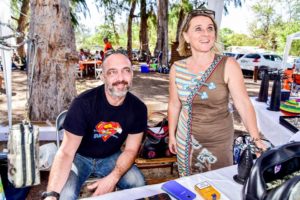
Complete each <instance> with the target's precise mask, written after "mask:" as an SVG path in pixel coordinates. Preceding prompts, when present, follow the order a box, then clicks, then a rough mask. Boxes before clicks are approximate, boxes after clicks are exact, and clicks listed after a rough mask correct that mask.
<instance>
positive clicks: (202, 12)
mask: <svg viewBox="0 0 300 200" xmlns="http://www.w3.org/2000/svg"><path fill="white" fill-rule="evenodd" d="M198 15H208V16H210V17H212V18H213V19H215V11H213V10H208V9H196V10H192V11H191V12H189V15H188V18H190V17H195V16H198Z"/></svg>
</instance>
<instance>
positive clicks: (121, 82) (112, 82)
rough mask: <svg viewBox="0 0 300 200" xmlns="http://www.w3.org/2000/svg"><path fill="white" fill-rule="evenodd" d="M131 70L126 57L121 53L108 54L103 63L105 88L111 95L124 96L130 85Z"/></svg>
mask: <svg viewBox="0 0 300 200" xmlns="http://www.w3.org/2000/svg"><path fill="white" fill-rule="evenodd" d="M132 77H133V72H132V68H131V63H130V61H129V60H128V58H127V57H126V56H124V55H122V54H113V55H110V56H109V57H108V58H107V59H106V60H105V61H104V63H103V81H104V84H105V90H106V92H107V93H108V95H110V96H112V97H124V96H125V95H126V94H127V92H128V91H129V89H130V87H131V85H132Z"/></svg>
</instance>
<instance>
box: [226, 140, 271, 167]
mask: <svg viewBox="0 0 300 200" xmlns="http://www.w3.org/2000/svg"><path fill="white" fill-rule="evenodd" d="M261 140H262V141H263V142H264V143H265V145H266V146H267V148H268V149H270V148H271V147H274V145H273V144H272V143H271V142H270V141H269V140H267V139H261ZM247 146H250V149H251V153H252V156H253V159H256V154H255V153H256V152H258V151H260V150H259V149H258V148H257V147H256V146H255V144H254V143H253V141H252V140H251V136H250V135H240V136H238V137H237V138H235V139H234V141H233V148H232V151H233V153H232V154H233V164H238V163H239V161H240V158H241V154H242V152H243V151H244V150H245V149H246V148H247Z"/></svg>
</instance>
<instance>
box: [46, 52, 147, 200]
mask: <svg viewBox="0 0 300 200" xmlns="http://www.w3.org/2000/svg"><path fill="white" fill-rule="evenodd" d="M132 78H133V71H132V66H131V63H130V60H129V59H128V57H127V56H125V55H123V54H121V53H118V52H112V51H111V52H110V54H107V55H106V58H105V59H104V61H103V73H102V80H103V82H104V85H101V86H99V87H97V88H94V89H91V90H89V91H86V92H84V93H83V94H81V95H79V96H78V97H77V98H75V99H74V100H73V102H72V104H71V106H70V108H69V110H68V113H67V116H66V119H65V121H64V125H63V127H64V129H65V133H64V138H63V141H62V145H61V146H60V148H59V150H58V152H57V154H56V156H55V159H54V162H53V165H52V167H51V172H50V177H49V182H48V187H47V192H45V193H43V195H42V197H43V198H44V199H68V200H73V199H78V195H79V192H80V188H81V186H82V184H83V183H84V182H85V181H86V180H87V179H88V178H89V176H90V175H93V176H96V177H98V178H99V179H97V180H96V181H95V182H94V183H93V184H91V185H89V186H88V189H90V190H92V191H93V196H97V195H101V194H105V193H108V192H112V191H114V189H115V188H116V187H117V188H118V189H127V188H132V187H139V186H143V185H144V184H145V180H144V177H143V175H142V173H141V172H140V170H139V169H138V168H137V167H136V166H135V165H134V160H135V158H136V156H137V154H138V150H139V148H140V145H141V141H142V137H143V132H144V131H145V130H146V128H147V108H146V106H145V104H144V103H143V102H142V101H141V100H139V99H138V98H137V97H136V96H134V95H133V94H132V93H130V92H128V91H129V89H130V87H131V86H132ZM123 143H125V147H124V150H123V151H121V150H120V149H121V146H122V145H123Z"/></svg>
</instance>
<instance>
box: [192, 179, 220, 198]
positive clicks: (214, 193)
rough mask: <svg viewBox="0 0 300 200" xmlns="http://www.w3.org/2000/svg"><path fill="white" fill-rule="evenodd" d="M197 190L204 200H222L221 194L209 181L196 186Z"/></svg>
mask: <svg viewBox="0 0 300 200" xmlns="http://www.w3.org/2000/svg"><path fill="white" fill-rule="evenodd" d="M195 190H196V191H197V192H198V194H200V196H201V197H202V198H203V199H204V200H219V199H220V198H221V194H220V192H219V191H218V190H217V189H216V188H214V187H213V186H212V185H211V184H209V183H208V182H207V181H203V182H200V183H198V184H196V185H195Z"/></svg>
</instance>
